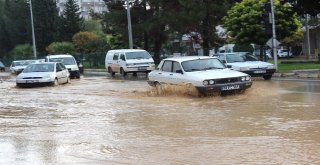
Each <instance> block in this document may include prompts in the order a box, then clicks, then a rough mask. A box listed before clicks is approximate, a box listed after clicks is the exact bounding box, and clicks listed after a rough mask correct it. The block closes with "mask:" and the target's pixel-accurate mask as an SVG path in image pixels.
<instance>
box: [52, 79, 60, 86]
mask: <svg viewBox="0 0 320 165" xmlns="http://www.w3.org/2000/svg"><path fill="white" fill-rule="evenodd" d="M58 85H59V82H58V79H57V78H56V79H54V82H53V86H58Z"/></svg>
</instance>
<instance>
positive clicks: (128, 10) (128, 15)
mask: <svg viewBox="0 0 320 165" xmlns="http://www.w3.org/2000/svg"><path fill="white" fill-rule="evenodd" d="M127 19H128V36H129V48H130V49H133V42H132V28H131V15H130V4H129V0H127Z"/></svg>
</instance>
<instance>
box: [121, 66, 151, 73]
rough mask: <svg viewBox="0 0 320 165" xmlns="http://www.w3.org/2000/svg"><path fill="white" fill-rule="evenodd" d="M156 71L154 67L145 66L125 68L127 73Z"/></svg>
mask: <svg viewBox="0 0 320 165" xmlns="http://www.w3.org/2000/svg"><path fill="white" fill-rule="evenodd" d="M154 69H155V66H154V65H150V66H149V65H145V66H132V67H130V66H127V67H126V68H125V71H126V72H150V71H152V70H154Z"/></svg>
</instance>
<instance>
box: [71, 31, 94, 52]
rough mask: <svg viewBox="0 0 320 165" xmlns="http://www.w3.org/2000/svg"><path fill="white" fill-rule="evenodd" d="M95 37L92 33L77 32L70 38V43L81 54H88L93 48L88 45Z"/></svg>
mask: <svg viewBox="0 0 320 165" xmlns="http://www.w3.org/2000/svg"><path fill="white" fill-rule="evenodd" d="M96 39H97V35H96V34H95V33H93V32H79V33H76V34H75V35H74V36H73V37H72V41H73V43H74V45H75V46H76V49H78V50H79V51H80V52H81V53H83V52H84V53H89V52H92V51H93V49H94V48H93V47H90V46H89V43H90V42H92V41H94V40H96Z"/></svg>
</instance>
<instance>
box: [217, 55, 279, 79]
mask: <svg viewBox="0 0 320 165" xmlns="http://www.w3.org/2000/svg"><path fill="white" fill-rule="evenodd" d="M214 57H217V58H219V59H220V60H221V61H222V62H223V63H225V64H226V66H227V67H228V68H230V69H232V70H236V71H240V72H243V73H246V74H249V75H250V76H252V77H263V78H264V79H265V80H270V79H271V77H272V75H273V74H274V72H275V71H276V69H275V66H274V65H273V64H271V63H268V62H263V61H259V60H258V59H256V58H255V57H254V56H252V55H249V54H243V55H241V54H240V55H239V54H236V53H221V54H215V55H214Z"/></svg>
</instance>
